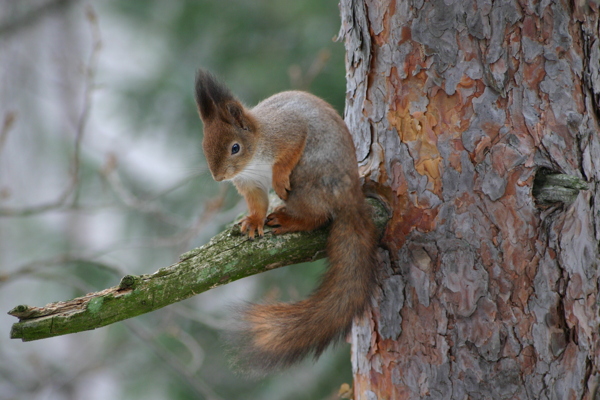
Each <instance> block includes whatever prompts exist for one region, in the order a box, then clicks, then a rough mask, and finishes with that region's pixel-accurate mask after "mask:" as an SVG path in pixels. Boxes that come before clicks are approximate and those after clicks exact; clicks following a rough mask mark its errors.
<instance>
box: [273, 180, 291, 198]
mask: <svg viewBox="0 0 600 400" xmlns="http://www.w3.org/2000/svg"><path fill="white" fill-rule="evenodd" d="M273 190H275V193H277V196H279V198H280V199H281V200H284V201H285V200H287V199H288V196H289V193H290V190H291V186H290V176H289V175H280V177H279V179H274V180H273Z"/></svg>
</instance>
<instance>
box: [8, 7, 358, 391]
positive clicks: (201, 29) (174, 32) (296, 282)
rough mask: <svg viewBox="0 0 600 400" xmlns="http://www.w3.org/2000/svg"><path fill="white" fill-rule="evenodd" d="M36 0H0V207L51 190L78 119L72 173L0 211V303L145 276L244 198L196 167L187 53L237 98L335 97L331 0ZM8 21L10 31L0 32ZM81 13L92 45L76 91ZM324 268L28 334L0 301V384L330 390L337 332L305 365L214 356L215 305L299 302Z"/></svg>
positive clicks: (221, 322)
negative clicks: (15, 328)
mask: <svg viewBox="0 0 600 400" xmlns="http://www.w3.org/2000/svg"><path fill="white" fill-rule="evenodd" d="M17 3H18V4H17ZM48 3H55V4H56V6H55V7H54V8H52V9H51V10H50V11H48V10H45V11H43V12H40V13H38V14H35V13H36V10H38V9H39V5H40V2H39V1H33V0H27V1H25V0H20V1H19V2H12V1H11V0H2V1H0V9H1V10H2V11H0V78H1V82H3V83H2V85H1V86H0V117H1V118H6V117H7V116H8V115H13V116H15V122H14V124H13V126H12V127H11V128H10V129H9V130H6V132H7V133H6V135H5V137H4V139H0V209H1V208H2V207H5V208H10V209H21V208H23V207H26V206H31V205H36V204H41V203H44V202H46V201H48V200H51V199H54V198H57V197H58V195H59V194H60V193H61V191H62V189H63V188H64V187H65V186H67V182H68V180H69V173H70V171H71V170H72V165H71V161H70V160H71V159H72V157H73V154H74V152H75V150H74V138H75V136H76V131H77V128H76V126H77V122H78V121H81V120H83V121H84V122H85V136H84V139H83V141H82V147H81V158H80V159H81V161H80V166H79V180H78V185H77V187H76V190H75V191H74V192H73V193H72V194H71V195H70V196H69V197H68V199H67V201H65V202H64V203H62V204H61V205H59V206H56V207H53V208H50V209H49V210H46V211H44V212H39V213H34V214H33V215H30V216H26V217H23V216H8V215H6V214H4V215H3V214H2V213H1V212H0V305H1V306H2V308H3V309H4V310H5V311H8V310H9V309H10V308H12V307H14V306H16V305H17V304H22V303H26V304H30V305H36V306H40V305H43V304H45V303H47V302H51V301H57V300H66V299H69V298H72V297H75V296H78V295H82V294H85V293H87V292H90V291H95V290H99V289H103V288H105V287H107V286H112V285H115V284H117V283H118V281H119V278H120V277H121V276H122V275H124V274H128V273H130V274H140V273H151V272H154V271H156V270H157V269H158V268H160V267H163V266H166V265H169V264H170V263H172V262H174V261H175V260H176V259H177V256H178V255H179V254H181V253H183V252H185V251H187V250H189V249H190V248H192V247H195V246H198V245H201V244H202V243H204V242H206V241H207V240H208V239H209V238H210V237H211V236H212V235H214V234H215V233H216V232H218V231H219V230H220V229H221V228H222V227H223V225H224V224H226V223H229V222H231V221H232V220H233V219H234V217H235V216H236V215H238V214H239V213H240V212H241V211H243V210H244V209H245V207H244V204H243V203H240V201H239V200H240V198H239V196H238V195H237V193H235V190H233V189H231V188H229V189H225V190H224V189H223V187H224V186H223V185H227V184H220V185H217V184H216V183H214V182H213V181H212V179H211V178H210V174H209V173H208V172H207V170H206V166H205V164H204V160H203V156H202V152H201V146H200V143H201V139H202V136H201V123H200V121H199V119H198V116H197V113H196V109H195V104H194V101H193V82H194V75H195V71H196V69H197V68H198V67H204V68H207V69H209V70H211V71H212V72H214V73H215V74H217V75H219V76H220V77H221V78H222V80H223V81H225V82H227V84H228V85H229V86H230V88H231V89H232V90H233V91H234V93H236V94H237V95H238V96H239V97H240V99H241V100H242V101H244V102H245V103H246V104H249V105H253V104H255V103H257V102H258V101H260V100H261V99H264V98H266V97H268V96H269V95H271V94H273V93H276V92H279V91H283V90H289V89H303V90H309V91H311V92H313V93H315V94H317V95H318V96H320V97H323V98H324V99H326V100H327V101H329V102H330V103H332V104H333V105H334V106H335V107H336V109H338V110H339V111H340V112H342V111H343V106H344V91H345V79H344V75H345V71H344V50H343V46H342V44H340V43H335V42H334V41H333V40H332V39H333V38H334V36H335V35H336V34H337V32H338V30H339V25H340V22H339V11H338V5H337V3H335V2H333V1H322V0H306V1H275V0H253V1H242V0H233V1H222V0H220V1H217V0H209V1H191V0H187V1H185V0H171V1H169V2H166V1H159V0H149V1H139V0H136V1H131V0H128V1H117V0H112V1H91V2H86V3H83V2H79V1H49V2H48ZM34 14H35V17H34V18H30V19H26V18H24V17H26V16H30V15H34ZM86 14H87V15H88V19H90V18H89V15H95V16H96V18H91V20H92V22H89V21H88V19H86ZM94 21H96V22H94ZM12 22H14V25H15V26H16V28H15V27H13V28H11V30H7V29H4V30H3V29H2V27H3V26H4V27H6V26H8V25H9V24H10V23H12ZM90 26H91V28H90ZM94 26H96V27H97V28H98V32H99V38H100V40H101V43H102V47H101V48H100V49H99V50H98V52H97V53H96V55H97V65H96V67H95V70H94V74H93V76H92V82H93V86H92V88H91V89H90V90H88V91H86V89H85V82H86V66H89V65H90V63H93V62H94V61H93V60H92V61H89V60H90V55H93V54H94V52H93V45H94V41H95V40H96V39H98V38H97V37H96V38H95V36H94V34H93V32H94V28H93V27H94ZM90 32H92V33H90ZM86 93H88V94H89V96H90V99H91V105H90V111H89V116H87V117H85V116H84V107H83V104H84V102H85V96H86ZM2 140H3V141H4V142H3V143H2ZM110 176H112V180H111V179H110V178H109V177H110ZM115 177H116V178H118V181H117V183H115V180H114V179H116V178H115ZM119 188H120V189H122V190H124V191H125V192H123V191H121V192H119ZM128 196H129V197H128ZM215 197H217V200H219V201H220V203H219V206H218V207H215V209H214V210H212V209H211V208H210V207H208V206H207V204H213V203H210V202H211V201H215ZM207 210H208V211H207ZM211 210H212V211H211ZM205 217H206V218H205ZM322 269H323V265H322V264H316V265H312V264H311V265H302V266H292V267H287V268H283V269H280V270H276V271H271V272H269V273H267V274H262V275H261V276H257V277H251V278H248V279H245V280H242V281H240V282H236V283H233V284H231V285H228V286H225V287H222V288H217V289H215V290H213V291H210V292H208V293H205V294H202V295H199V296H197V297H196V298H194V299H191V300H188V301H186V302H184V303H183V304H178V305H174V306H172V307H167V308H166V309H164V310H161V311H158V312H155V313H152V314H150V315H146V316H142V317H139V318H136V319H135V320H133V321H129V322H127V323H122V324H116V325H114V326H110V327H107V328H103V329H99V330H97V331H93V332H86V333H81V334H77V335H71V336H67V337H59V338H53V339H48V340H44V341H40V342H35V343H20V342H16V341H11V340H9V339H8V332H9V330H10V325H11V324H12V322H14V320H13V319H12V318H11V317H9V316H6V315H3V316H1V317H0V330H1V331H2V332H4V333H3V334H2V335H0V337H1V338H0V359H2V360H3V361H2V363H0V398H1V399H21V398H30V399H38V398H40V399H41V398H44V399H80V398H87V399H96V398H98V399H105V398H119V399H138V398H140V399H141V398H143V399H164V398H168V399H195V398H213V399H326V398H335V396H334V395H333V394H334V393H336V392H337V389H338V388H339V387H340V385H341V384H342V383H344V382H347V383H350V380H351V372H350V362H349V358H350V357H349V348H348V346H347V345H346V344H342V345H340V346H338V347H337V348H336V349H335V350H332V351H328V352H327V353H326V354H324V355H323V356H322V357H321V359H320V360H319V361H318V362H317V363H316V364H315V363H314V362H313V360H307V361H306V362H305V363H303V364H302V365H300V366H298V367H295V368H292V369H290V370H287V371H282V372H281V373H280V374H277V375H275V376H270V377H267V378H263V379H249V378H247V377H243V376H239V375H236V373H235V372H234V371H233V370H232V369H231V368H230V366H229V365H228V363H227V357H226V349H225V348H224V346H223V344H222V341H221V340H220V334H221V332H222V330H223V328H224V327H225V326H226V324H227V322H228V317H229V316H230V315H231V313H230V308H229V307H230V306H231V305H234V304H238V303H239V302H243V301H251V300H252V301H256V300H258V299H261V298H264V297H265V296H267V297H269V298H278V299H283V300H290V299H291V300H297V299H300V298H303V297H304V296H306V295H308V294H309V293H310V291H311V290H312V289H313V288H314V287H315V285H316V282H317V281H318V277H319V275H320V273H321V271H322ZM81 396H84V397H81Z"/></svg>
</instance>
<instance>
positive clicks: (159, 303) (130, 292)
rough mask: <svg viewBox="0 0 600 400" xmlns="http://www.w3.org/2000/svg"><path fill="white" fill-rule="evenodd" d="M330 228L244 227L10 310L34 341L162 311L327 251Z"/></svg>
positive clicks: (382, 215) (22, 334) (377, 215)
mask: <svg viewBox="0 0 600 400" xmlns="http://www.w3.org/2000/svg"><path fill="white" fill-rule="evenodd" d="M369 202H370V204H372V205H373V210H374V213H373V218H374V221H375V223H376V225H377V227H378V229H379V230H380V231H383V229H384V227H385V224H386V222H387V220H388V213H387V212H386V210H385V208H384V207H383V205H382V204H381V203H379V202H378V201H374V200H369ZM326 239H327V229H326V228H324V229H319V230H317V231H314V232H303V233H292V234H286V235H279V236H276V235H273V234H272V233H271V232H266V233H265V236H264V237H263V238H261V239H257V240H250V239H248V237H247V236H245V235H242V234H241V233H240V231H239V227H238V226H237V225H236V226H234V227H232V228H229V229H227V230H225V231H224V232H222V233H220V234H218V235H217V236H215V237H213V238H212V239H211V241H210V242H209V243H207V244H206V245H204V246H202V247H199V248H197V249H194V250H192V251H189V252H187V253H185V254H183V255H181V257H180V260H179V262H177V263H175V264H173V265H171V266H169V267H165V268H161V269H159V270H158V271H157V272H155V273H153V274H149V275H139V276H133V275H127V276H125V277H123V279H122V280H121V283H120V284H119V285H118V286H114V287H111V288H108V289H105V290H102V291H100V292H96V293H90V294H87V295H85V296H83V297H78V298H75V299H73V300H69V301H61V302H57V303H50V304H47V305H46V306H44V307H30V306H26V305H20V306H17V307H15V308H13V309H12V310H11V311H9V314H10V315H13V316H15V317H17V318H19V322H17V323H15V324H13V326H12V329H11V333H10V335H11V338H12V339H21V340H23V341H32V340H38V339H44V338H49V337H53V336H60V335H66V334H69V333H75V332H81V331H86V330H91V329H96V328H99V327H102V326H106V325H109V324H112V323H115V322H118V321H122V320H124V319H128V318H132V317H136V316H138V315H141V314H144V313H147V312H150V311H154V310H157V309H159V308H162V307H165V306H167V305H169V304H173V303H176V302H178V301H182V300H185V299H187V298H189V297H192V296H194V295H196V294H198V293H202V292H204V291H207V290H209V289H212V288H214V287H217V286H220V285H224V284H226V283H229V282H232V281H235V280H237V279H240V278H243V277H246V276H250V275H254V274H257V273H260V272H264V271H268V270H271V269H274V268H278V267H282V266H285V265H291V264H297V263H300V262H304V261H311V260H316V259H319V258H322V257H324V256H325V252H324V250H325V242H326Z"/></svg>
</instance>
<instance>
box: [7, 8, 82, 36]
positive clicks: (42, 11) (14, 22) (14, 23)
mask: <svg viewBox="0 0 600 400" xmlns="http://www.w3.org/2000/svg"><path fill="white" fill-rule="evenodd" d="M71 3H75V0H51V1H47V2H46V3H44V4H42V5H41V6H39V7H38V8H36V9H33V10H31V11H29V12H27V13H26V14H23V15H20V16H12V18H11V19H10V20H8V21H3V24H2V25H0V37H2V38H6V37H9V36H11V35H14V34H15V33H18V32H19V30H21V29H24V28H27V27H29V26H31V25H33V24H34V23H36V22H37V21H38V20H39V19H40V18H42V17H44V16H46V15H50V14H53V13H55V12H58V11H61V10H63V9H65V8H67V7H68V6H70V5H71Z"/></svg>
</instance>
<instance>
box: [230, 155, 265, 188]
mask: <svg viewBox="0 0 600 400" xmlns="http://www.w3.org/2000/svg"><path fill="white" fill-rule="evenodd" d="M233 181H234V182H235V183H236V184H242V185H252V186H258V187H260V188H261V189H262V190H264V191H265V192H268V191H269V190H270V189H271V186H272V182H273V169H272V166H271V163H269V162H267V161H264V162H263V161H261V160H252V162H250V164H248V165H247V166H246V168H244V170H243V171H242V172H240V173H238V174H237V175H236V176H235V178H233Z"/></svg>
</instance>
